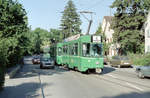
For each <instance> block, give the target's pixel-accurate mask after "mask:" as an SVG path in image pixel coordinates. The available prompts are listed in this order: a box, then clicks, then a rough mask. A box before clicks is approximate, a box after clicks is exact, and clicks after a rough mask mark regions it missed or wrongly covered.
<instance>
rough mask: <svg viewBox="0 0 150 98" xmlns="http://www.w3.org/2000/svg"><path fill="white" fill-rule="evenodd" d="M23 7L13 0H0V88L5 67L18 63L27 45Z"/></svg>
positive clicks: (26, 29)
mask: <svg viewBox="0 0 150 98" xmlns="http://www.w3.org/2000/svg"><path fill="white" fill-rule="evenodd" d="M27 24H28V23H27V17H26V12H25V9H24V8H23V7H22V5H21V4H20V3H18V2H17V1H13V0H0V55H1V56H0V89H1V88H2V86H3V83H4V75H5V67H6V66H7V67H11V66H13V65H16V63H19V61H20V60H21V58H22V56H23V55H24V53H25V52H26V51H27V49H28V48H27V47H28V42H29V40H28V36H27V35H28V34H27V32H28V27H27Z"/></svg>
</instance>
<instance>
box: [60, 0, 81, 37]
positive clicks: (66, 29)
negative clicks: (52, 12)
mask: <svg viewBox="0 0 150 98" xmlns="http://www.w3.org/2000/svg"><path fill="white" fill-rule="evenodd" d="M80 25H81V20H80V16H79V15H78V13H77V12H76V8H75V5H74V4H73V1H72V0H69V1H68V3H67V6H66V7H65V10H64V11H63V16H62V19H61V30H62V32H63V34H64V38H67V37H69V36H72V35H75V34H78V33H81V29H80Z"/></svg>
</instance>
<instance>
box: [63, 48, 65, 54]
mask: <svg viewBox="0 0 150 98" xmlns="http://www.w3.org/2000/svg"><path fill="white" fill-rule="evenodd" d="M63 54H65V46H63Z"/></svg>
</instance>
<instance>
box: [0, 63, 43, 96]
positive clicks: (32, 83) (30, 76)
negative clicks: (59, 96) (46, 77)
mask: <svg viewBox="0 0 150 98" xmlns="http://www.w3.org/2000/svg"><path fill="white" fill-rule="evenodd" d="M28 62H29V61H26V63H28ZM34 67H36V66H34V65H31V63H30V64H25V65H24V66H23V68H22V69H21V71H20V72H19V73H18V75H17V76H16V77H14V78H13V79H7V80H6V81H5V87H4V90H3V91H2V92H0V98H35V97H36V98H42V94H41V84H40V82H39V76H38V74H37V73H35V72H32V70H33V68H34ZM43 85H45V84H43Z"/></svg>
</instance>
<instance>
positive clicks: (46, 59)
mask: <svg viewBox="0 0 150 98" xmlns="http://www.w3.org/2000/svg"><path fill="white" fill-rule="evenodd" d="M49 60H50V59H49V58H42V61H49Z"/></svg>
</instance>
